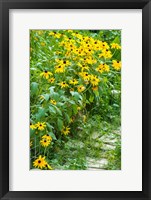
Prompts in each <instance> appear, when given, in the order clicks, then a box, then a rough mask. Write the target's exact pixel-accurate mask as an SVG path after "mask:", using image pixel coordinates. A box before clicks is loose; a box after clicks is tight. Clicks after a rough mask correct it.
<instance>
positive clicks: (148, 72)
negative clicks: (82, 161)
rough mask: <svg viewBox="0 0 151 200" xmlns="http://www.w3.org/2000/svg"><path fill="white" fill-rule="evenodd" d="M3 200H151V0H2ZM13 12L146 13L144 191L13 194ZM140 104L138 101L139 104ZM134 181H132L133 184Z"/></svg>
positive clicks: (0, 172) (0, 173)
mask: <svg viewBox="0 0 151 200" xmlns="http://www.w3.org/2000/svg"><path fill="white" fill-rule="evenodd" d="M0 9H1V10H0V14H1V16H0V26H1V27H0V44H2V45H1V48H0V56H1V57H0V62H1V65H0V80H1V82H0V96H1V98H0V111H1V112H0V198H1V199H5V200H7V199H13V200H15V199H16V200H17V199H24V200H26V199H32V200H34V199H35V200H36V199H39V200H40V199H41V200H42V199H56V200H59V199H78V200H82V199H93V200H95V199H98V198H99V199H102V200H103V199H106V200H111V199H125V200H127V199H129V200H131V199H135V200H136V199H139V200H147V199H151V169H150V166H151V123H150V119H151V118H150V115H151V58H150V54H149V53H150V52H151V51H150V48H151V1H150V0H64V1H63V0H62V1H61V0H0ZM9 9H142V35H143V37H142V41H143V42H142V48H143V49H142V52H143V53H142V82H143V85H142V102H143V103H142V108H143V109H142V119H143V120H142V124H143V128H142V138H143V139H142V148H143V159H142V160H143V166H142V167H143V168H142V169H143V171H142V174H143V177H142V187H143V189H142V191H115V192H112V191H108V192H103V191H97V192H95V191H88V192H86V191H82V192H78V191H76V192H75V191H73V192H71V191H70V192H69V191H64V192H62V191H57V192H53V191H51V192H50V191H47V192H41V191H38V192H37V191H36V192H35V191H32V192H31V191H23V192H17V191H9ZM136 101H137V100H136ZM129 181H131V180H129Z"/></svg>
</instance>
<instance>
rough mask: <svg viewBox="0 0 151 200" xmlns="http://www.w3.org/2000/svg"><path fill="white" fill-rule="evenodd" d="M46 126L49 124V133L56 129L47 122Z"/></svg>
mask: <svg viewBox="0 0 151 200" xmlns="http://www.w3.org/2000/svg"><path fill="white" fill-rule="evenodd" d="M46 124H47V128H48V129H49V131H52V129H54V127H53V126H51V125H50V124H49V123H48V122H46Z"/></svg>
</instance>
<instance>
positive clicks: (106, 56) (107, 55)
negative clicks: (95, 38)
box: [99, 49, 112, 58]
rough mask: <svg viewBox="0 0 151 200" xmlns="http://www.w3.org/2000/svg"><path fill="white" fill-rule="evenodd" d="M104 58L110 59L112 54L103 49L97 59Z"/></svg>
mask: <svg viewBox="0 0 151 200" xmlns="http://www.w3.org/2000/svg"><path fill="white" fill-rule="evenodd" d="M101 57H104V58H111V57H112V52H111V51H110V50H108V49H103V50H102V53H101V54H100V55H99V58H101Z"/></svg>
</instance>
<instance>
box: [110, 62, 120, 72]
mask: <svg viewBox="0 0 151 200" xmlns="http://www.w3.org/2000/svg"><path fill="white" fill-rule="evenodd" d="M112 66H113V67H114V69H116V70H120V69H121V61H117V60H112Z"/></svg>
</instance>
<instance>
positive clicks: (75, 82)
mask: <svg viewBox="0 0 151 200" xmlns="http://www.w3.org/2000/svg"><path fill="white" fill-rule="evenodd" d="M69 83H70V84H71V85H77V84H78V81H77V79H71V80H70V81H69Z"/></svg>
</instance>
